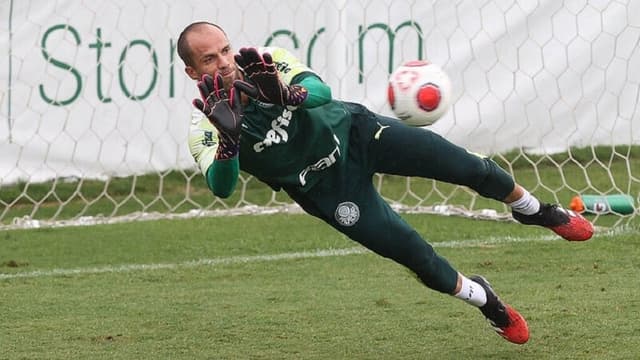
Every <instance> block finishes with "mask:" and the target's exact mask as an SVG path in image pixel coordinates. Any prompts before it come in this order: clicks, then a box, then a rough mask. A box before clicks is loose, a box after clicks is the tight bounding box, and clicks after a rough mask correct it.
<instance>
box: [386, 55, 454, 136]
mask: <svg viewBox="0 0 640 360" xmlns="http://www.w3.org/2000/svg"><path fill="white" fill-rule="evenodd" d="M451 97H452V94H451V80H450V79H449V76H447V73H445V72H444V70H442V68H440V67H439V66H438V65H436V64H433V63H430V62H428V61H425V60H414V61H409V62H406V63H404V64H402V65H401V66H399V67H398V68H397V69H396V70H395V71H394V72H393V73H391V76H390V77H389V87H388V90H387V98H388V101H389V105H390V106H391V110H392V111H393V113H394V114H395V115H396V116H397V117H398V118H399V119H400V120H401V121H402V122H404V123H405V124H407V125H411V126H428V125H433V124H434V123H435V122H436V121H438V119H440V118H441V117H442V116H443V115H444V114H445V113H446V112H447V110H449V108H450V107H451V100H452V99H451Z"/></svg>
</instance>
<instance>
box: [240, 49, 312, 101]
mask: <svg viewBox="0 0 640 360" xmlns="http://www.w3.org/2000/svg"><path fill="white" fill-rule="evenodd" d="M235 60H236V63H237V64H238V65H239V66H240V67H241V68H242V69H243V70H244V74H245V77H246V78H245V80H236V81H235V82H234V83H233V87H234V88H237V89H239V90H241V91H242V92H244V93H245V94H247V95H249V96H250V97H252V98H254V99H257V100H259V101H262V102H266V103H269V104H276V105H280V106H298V105H300V104H302V102H303V101H304V100H305V99H306V98H307V95H308V93H307V89H305V88H304V87H302V86H300V85H292V86H289V85H286V84H285V83H283V82H282V81H280V78H279V77H278V71H277V69H276V65H275V64H274V63H273V59H272V58H271V55H270V54H269V53H264V54H262V55H260V54H259V53H258V51H257V50H256V49H255V48H242V49H240V52H239V53H238V54H236V55H235ZM246 80H249V81H246Z"/></svg>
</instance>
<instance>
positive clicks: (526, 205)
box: [370, 116, 594, 241]
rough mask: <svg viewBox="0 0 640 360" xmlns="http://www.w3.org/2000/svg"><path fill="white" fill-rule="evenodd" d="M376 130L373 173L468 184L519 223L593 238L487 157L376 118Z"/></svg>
mask: <svg viewBox="0 0 640 360" xmlns="http://www.w3.org/2000/svg"><path fill="white" fill-rule="evenodd" d="M370 126H372V125H370ZM376 126H378V127H379V129H382V130H380V133H379V134H377V135H378V136H373V137H371V139H372V140H371V146H370V150H371V155H370V159H372V161H371V163H370V164H371V168H372V171H374V172H380V173H387V174H394V175H402V176H419V177H424V178H429V179H435V180H440V181H444V182H448V183H452V184H458V185H464V186H467V187H469V188H471V189H473V190H475V191H476V192H478V193H479V194H480V195H482V196H484V197H488V198H492V199H495V200H498V201H502V202H504V203H506V204H508V205H509V206H511V208H512V210H513V217H514V219H516V220H518V221H519V222H521V223H523V224H527V225H539V226H543V227H546V228H549V229H551V230H552V231H554V232H555V233H556V234H558V235H560V236H561V237H563V238H564V239H566V240H569V241H584V240H588V239H590V238H591V236H592V235H593V231H594V230H593V225H592V224H591V223H590V222H589V221H587V220H586V219H585V218H584V217H582V216H581V215H580V214H577V213H575V212H573V211H570V210H566V209H563V208H561V207H559V206H557V205H552V204H541V203H540V202H539V201H538V199H536V198H535V197H533V196H532V195H531V194H529V192H528V191H526V190H525V189H524V188H522V187H521V186H520V185H517V184H516V183H515V182H514V181H513V178H512V177H511V175H510V174H509V173H507V172H506V171H504V170H503V169H502V168H500V167H499V166H498V165H497V164H496V163H495V162H494V161H492V160H491V159H489V158H487V157H484V156H480V155H477V154H474V153H470V152H468V151H466V150H465V149H463V148H461V147H459V146H457V145H454V144H452V143H451V142H449V141H448V140H446V139H444V138H443V137H441V136H440V135H438V134H435V133H433V132H431V131H427V130H425V129H420V128H412V127H408V126H405V125H404V124H399V123H398V121H396V120H394V119H390V118H385V117H381V116H380V117H378V118H377V119H376Z"/></svg>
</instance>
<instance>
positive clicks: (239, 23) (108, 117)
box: [0, 0, 640, 228]
mask: <svg viewBox="0 0 640 360" xmlns="http://www.w3.org/2000/svg"><path fill="white" fill-rule="evenodd" d="M0 10H1V11H0V23H1V26H2V29H4V31H2V33H1V35H0V51H2V53H3V54H7V55H8V56H3V57H0V154H2V156H1V157H0V228H11V227H35V226H56V225H66V224H89V223H98V222H102V223H104V222H114V221H128V220H136V219H138V220H142V219H152V218H158V217H184V216H205V215H206V216H208V215H218V214H222V215H224V214H238V213H261V212H271V211H298V209H297V208H296V207H295V206H292V205H291V202H290V201H289V199H288V198H287V197H286V195H284V194H281V193H275V192H273V191H271V190H270V189H269V188H267V187H265V186H263V185H261V184H259V183H258V181H257V180H256V179H254V178H252V177H251V176H247V175H245V174H243V175H242V177H241V179H240V182H239V184H238V189H237V190H236V194H234V196H232V197H231V198H229V199H219V198H214V197H213V196H212V195H210V194H209V193H208V190H207V188H206V185H204V182H203V181H202V179H201V175H200V174H198V173H197V170H196V167H195V164H194V163H193V160H192V158H191V156H190V155H189V153H188V149H187V129H188V125H189V124H188V122H189V114H190V112H191V105H190V104H191V99H192V98H194V97H196V96H197V91H196V87H195V85H194V83H193V82H192V81H191V80H190V79H188V77H187V76H186V75H185V74H184V71H183V67H184V66H183V64H182V62H181V61H180V59H179V58H178V56H177V51H176V42H177V38H178V35H179V34H180V31H181V30H182V29H183V28H184V27H185V26H186V25H188V24H189V23H191V22H193V21H210V22H214V23H217V24H219V25H221V26H222V27H223V28H224V29H225V30H226V32H227V34H228V36H229V38H230V40H231V41H232V45H233V46H234V47H235V48H236V49H238V48H240V47H242V46H250V45H253V46H263V45H273V46H282V47H286V48H288V49H289V50H291V51H292V52H293V53H294V54H296V55H298V56H299V58H300V59H302V60H303V61H304V62H306V63H307V64H309V65H310V66H311V67H312V68H314V69H315V70H316V71H317V72H318V73H319V74H320V75H321V76H322V78H323V79H324V80H325V81H326V82H327V83H328V84H329V85H330V86H331V87H332V89H333V95H334V97H336V98H340V99H343V100H347V101H355V102H360V103H363V104H364V105H366V106H368V107H369V108H371V109H372V110H374V111H376V112H380V113H383V114H385V115H391V111H390V109H389V106H388V104H387V103H386V89H387V79H388V75H389V73H390V72H391V71H392V70H393V69H394V68H395V67H396V66H398V65H399V64H401V63H402V62H404V61H407V60H413V59H428V60H429V61H431V62H434V63H437V64H438V65H440V66H441V67H442V68H443V69H444V70H445V71H446V72H447V73H448V74H449V76H450V78H451V80H452V85H453V92H454V99H455V102H454V104H453V106H452V108H451V110H450V111H449V112H448V113H447V114H446V115H445V116H444V117H443V118H442V119H440V121H438V122H437V123H436V124H435V125H433V126H432V127H431V130H432V131H435V132H437V133H439V134H442V135H443V136H445V137H446V138H448V139H450V140H451V141H453V142H454V143H456V144H459V145H461V146H463V147H465V148H467V149H469V151H472V152H476V153H482V154H486V155H489V156H491V157H493V158H494V159H495V160H496V161H497V162H498V163H499V164H500V165H501V166H503V167H504V168H505V169H506V170H508V171H509V172H511V173H512V174H513V175H514V176H515V178H516V180H517V181H518V182H520V183H522V184H523V185H525V186H527V188H529V189H530V190H532V191H533V192H534V193H535V194H536V195H539V196H540V197H541V198H543V199H545V200H546V201H550V202H559V203H562V204H563V205H564V206H568V204H569V201H570V199H571V198H572V197H574V196H576V195H583V194H593V195H609V194H625V195H629V196H630V197H631V198H632V199H633V200H634V201H635V203H636V204H637V203H638V202H639V200H640V198H639V192H640V160H638V159H639V157H640V106H639V105H638V104H639V102H640V70H639V69H640V17H638V16H637V14H640V0H627V1H551V0H542V1H540V0H538V1H533V0H521V1H509V0H506V1H504V0H487V1H418V0H414V1H409V0H407V1H398V0H393V1H392V0H362V1H346V0H332V1H321V0H311V1H293V0H282V1H271V0H238V1H234V2H229V1H216V0H214V1H211V0H209V1H204V0H185V1H180V2H175V1H168V0H157V1H150V0H109V1H101V2H87V1H79V0H54V1H47V2H42V1H35V0H33V1H18V0H7V1H3V2H1V3H0ZM407 146H411V144H407ZM374 181H376V184H377V185H378V187H379V188H380V191H381V193H382V194H383V196H385V198H387V199H388V200H389V201H390V202H391V203H392V204H393V205H394V206H396V207H397V208H398V210H399V211H407V212H412V211H418V212H435V213H444V214H451V213H454V214H462V215H466V216H477V217H488V218H509V214H508V212H507V209H506V207H504V206H503V205H501V204H495V203H492V202H490V201H486V200H484V199H482V198H480V197H478V196H477V195H476V194H474V193H473V192H472V191H470V190H468V189H466V188H462V187H457V186H451V185H448V184H439V183H436V182H433V181H428V180H424V179H409V178H407V179H400V178H395V177H390V176H376V178H375V179H374ZM636 213H637V211H635V212H633V213H630V214H614V215H611V216H609V215H607V216H605V215H598V216H596V217H595V219H594V220H595V221H596V224H598V223H602V224H606V225H619V224H622V223H627V222H628V221H630V220H631V219H633V218H634V217H635V214H636Z"/></svg>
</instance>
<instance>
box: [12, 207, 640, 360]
mask: <svg viewBox="0 0 640 360" xmlns="http://www.w3.org/2000/svg"><path fill="white" fill-rule="evenodd" d="M405 218H406V219H407V220H408V221H409V222H410V223H411V224H412V225H414V226H415V227H416V229H417V230H418V231H419V232H420V233H422V234H424V235H425V237H426V238H427V239H428V240H429V241H430V242H431V243H432V244H434V247H435V248H436V250H437V251H438V252H439V253H440V254H442V255H444V256H445V257H446V258H447V259H449V261H451V262H452V264H454V265H455V266H456V267H457V268H458V269H459V270H461V271H463V272H465V273H467V274H472V273H480V274H483V275H485V276H486V277H487V278H489V279H490V280H491V281H492V283H493V285H494V286H495V288H496V289H497V291H498V292H499V293H500V295H501V296H502V297H503V298H504V299H505V300H507V301H509V302H510V303H511V304H512V305H514V306H515V307H517V308H518V309H519V310H520V311H521V312H522V313H523V314H524V315H525V316H526V317H527V319H528V321H529V326H530V329H531V340H530V341H529V343H527V344H525V345H522V346H518V345H513V344H510V343H508V342H506V341H504V340H503V339H501V338H500V337H498V336H497V335H495V334H494V333H493V332H492V331H491V330H490V329H489V327H488V325H487V324H486V322H485V321H484V319H483V318H482V316H481V315H480V313H479V312H478V311H477V310H476V309H474V308H472V307H471V306H469V305H466V304H464V303H463V302H461V301H459V300H457V299H454V298H451V297H449V296H446V295H442V294H439V293H435V292H433V291H430V290H428V289H426V288H425V287H424V286H422V285H421V284H420V283H419V282H418V281H417V280H416V279H415V278H414V277H413V276H412V275H411V274H409V272H408V271H406V270H405V269H404V268H402V267H400V266H399V265H397V264H395V263H393V262H391V261H388V260H386V259H383V258H380V257H378V256H375V255H373V254H370V253H364V254H353V255H347V256H328V257H307V258H305V257H302V258H297V259H289V260H268V259H265V260H263V261H257V259H259V258H256V256H260V255H277V254H283V253H300V252H305V251H306V252H310V253H314V252H316V251H318V250H323V249H324V250H326V249H340V248H353V247H354V246H356V244H354V243H352V242H351V241H349V240H347V239H345V238H344V237H342V236H341V235H340V234H338V233H337V232H335V231H334V230H332V229H330V228H329V227H328V226H326V225H324V224H323V223H321V222H319V221H317V220H316V219H313V218H311V217H309V216H306V215H284V214H277V215H264V216H235V217H220V218H204V219H189V220H175V221H168V220H162V221H154V222H137V223H126V224H117V225H108V226H107V225H101V226H92V227H68V228H56V229H51V228H49V229H35V230H14V231H3V232H0V249H1V251H0V309H1V310H0V349H2V351H0V359H471V358H473V359H636V358H637V355H638V353H640V327H638V325H637V320H636V318H637V314H638V313H639V312H640V300H638V299H639V298H640V290H638V287H637V281H638V278H640V260H639V259H640V247H638V246H637V239H638V237H639V236H640V224H638V222H637V220H634V221H632V222H631V223H630V225H629V226H627V227H617V228H616V229H615V230H614V231H607V230H603V229H599V231H598V233H597V234H596V236H595V237H594V238H593V239H592V240H590V241H588V242H584V243H569V242H566V241H562V240H549V239H550V233H549V232H548V231H547V230H545V229H539V228H532V227H525V226H521V225H517V224H515V223H511V222H491V221H480V220H469V219H462V218H457V217H438V216H428V215H406V216H405ZM203 259H214V260H215V259H236V260H235V261H229V262H227V263H224V262H218V263H215V262H209V263H207V262H206V261H201V262H200V263H197V262H194V261H196V260H203ZM240 259H244V260H245V261H244V262H240ZM133 265H149V266H151V267H149V268H146V269H143V268H141V267H135V266H133ZM154 266H155V267H154ZM56 271H58V273H57V275H56ZM74 271H75V273H74ZM20 274H22V277H16V276H18V275H20ZM9 276H13V277H11V278H10V277H9Z"/></svg>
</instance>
